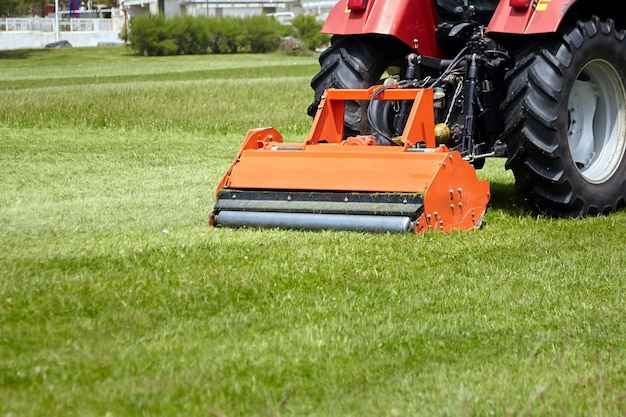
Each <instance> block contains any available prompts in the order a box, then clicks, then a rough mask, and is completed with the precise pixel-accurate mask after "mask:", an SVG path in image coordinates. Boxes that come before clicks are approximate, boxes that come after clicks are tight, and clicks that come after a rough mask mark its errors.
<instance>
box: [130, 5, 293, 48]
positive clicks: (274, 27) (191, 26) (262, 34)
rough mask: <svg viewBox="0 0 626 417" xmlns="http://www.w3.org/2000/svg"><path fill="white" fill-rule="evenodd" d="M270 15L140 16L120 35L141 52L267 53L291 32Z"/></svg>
mask: <svg viewBox="0 0 626 417" xmlns="http://www.w3.org/2000/svg"><path fill="white" fill-rule="evenodd" d="M290 30H291V29H290V28H289V27H288V26H283V25H281V24H280V23H279V22H278V21H277V20H276V19H274V18H273V17H269V16H251V17H248V18H245V19H239V18H234V17H221V18H209V17H205V16H200V17H192V16H184V17H180V16H179V17H174V18H172V19H165V17H164V16H163V15H154V16H140V17H136V18H134V19H132V21H131V24H130V29H129V30H126V31H123V32H122V34H121V35H120V37H121V38H122V39H123V40H124V41H126V42H127V43H129V44H130V48H131V49H132V50H134V51H136V52H137V53H138V54H139V55H150V56H154V55H197V54H206V53H213V54H232V53H237V52H254V53H266V52H273V51H275V50H276V49H277V48H278V45H279V43H280V39H281V37H282V36H284V35H288V34H289V32H290Z"/></svg>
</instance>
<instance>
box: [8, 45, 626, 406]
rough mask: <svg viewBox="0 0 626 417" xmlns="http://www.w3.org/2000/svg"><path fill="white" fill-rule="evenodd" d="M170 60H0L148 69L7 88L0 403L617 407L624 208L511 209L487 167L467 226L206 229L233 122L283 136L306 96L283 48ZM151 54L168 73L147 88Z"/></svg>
mask: <svg viewBox="0 0 626 417" xmlns="http://www.w3.org/2000/svg"><path fill="white" fill-rule="evenodd" d="M99 54H102V56H101V57H100V58H99V57H98V55H99ZM18 57H19V59H18ZM180 58H181V57H171V58H163V59H159V60H154V61H152V60H149V59H146V60H145V61H143V60H142V59H138V58H137V57H130V56H127V55H126V51H125V50H124V48H112V49H109V48H105V49H104V50H103V52H100V51H99V50H98V49H96V48H94V49H73V50H71V51H67V50H56V51H51V52H46V53H41V54H40V53H35V52H32V53H31V52H26V51H24V52H19V53H18V52H15V53H13V54H11V55H10V58H9V59H6V60H5V59H2V60H0V66H2V67H3V68H8V69H9V71H8V72H9V73H13V74H15V73H18V72H20V73H21V74H22V75H23V76H24V77H27V76H32V77H34V79H36V78H37V76H38V74H39V73H40V71H41V68H46V67H50V66H53V67H56V68H57V70H58V69H59V68H61V67H62V66H63V65H64V64H66V65H67V67H68V70H70V69H71V68H72V67H77V66H79V65H85V66H87V67H90V68H95V67H99V68H100V69H99V71H102V73H109V74H118V75H119V76H122V77H123V76H124V75H125V74H126V75H128V76H130V77H133V76H137V75H138V74H139V73H140V72H141V71H145V74H146V78H145V80H144V81H140V80H137V82H128V83H121V84H116V83H113V84H103V85H100V86H98V85H96V86H93V87H89V86H87V85H83V86H76V87H75V88H67V90H66V91H63V88H58V86H55V83H54V79H55V77H56V76H57V75H58V77H59V78H64V77H65V76H66V75H65V74H63V71H58V72H56V73H55V75H54V76H52V77H51V76H45V78H52V80H51V83H50V85H44V84H45V83H43V82H42V84H41V85H39V84H37V85H36V86H34V88H32V89H31V90H22V91H19V90H15V91H4V94H5V95H4V97H5V98H6V99H5V100H4V101H3V102H2V103H1V104H0V121H1V123H0V124H1V125H2V127H1V128H0V232H1V233H2V239H0V326H1V328H2V331H1V332H0V386H1V387H2V388H1V389H0V415H14V416H37V415H47V416H68V415H81V416H103V415H108V416H135V415H150V416H157V415H163V416H172V415H185V416H206V415H219V416H222V415H224V416H228V417H230V416H267V415H281V416H302V415H307V416H362V415H386V416H388V415H399V416H402V415H415V416H449V415H520V416H523V415H538V416H542V415H545V416H553V415H568V416H589V415H598V416H601V415H607V416H608V415H622V414H623V413H624V411H625V410H626V408H625V400H624V394H625V393H626V377H625V375H626V369H625V368H626V342H625V341H626V325H625V324H624V323H626V320H625V319H626V317H625V313H624V309H623V300H622V298H623V296H622V295H623V294H624V293H625V290H626V288H625V287H626V280H625V276H626V274H624V272H623V271H624V269H625V267H626V253H625V252H624V251H623V250H622V242H623V241H624V240H625V239H626V229H625V228H624V225H625V224H626V214H625V213H624V212H620V213H616V214H613V215H611V216H606V217H599V218H589V219H584V220H553V219H548V218H543V217H541V216H539V217H536V216H530V215H529V214H528V213H526V212H525V210H524V209H523V202H522V201H520V200H519V198H518V197H516V196H515V195H514V193H513V181H514V180H513V177H512V174H511V173H510V172H507V171H505V170H504V167H503V161H502V160H490V161H488V163H487V166H486V168H485V169H484V170H482V171H480V172H479V176H480V177H481V178H488V179H489V180H490V181H491V184H492V193H493V197H492V202H491V204H490V208H489V211H488V213H487V216H486V218H485V224H484V226H483V228H482V229H480V230H473V231H468V232H454V233H450V234H445V235H444V234H425V235H420V236H415V235H409V234H407V235H386V234H362V233H344V232H315V233H313V232H297V231H279V230H245V229H244V230H228V229H226V230H224V229H211V228H209V227H208V225H207V216H208V213H209V212H210V210H211V208H212V206H213V204H214V203H215V196H214V192H215V185H216V184H217V182H218V181H219V178H220V177H221V176H222V175H223V173H224V172H225V170H226V169H227V167H228V166H229V164H230V163H231V162H232V158H233V157H234V155H235V153H236V151H237V149H238V148H239V146H240V144H241V141H242V140H243V138H244V135H245V132H246V131H247V130H248V129H249V128H252V127H258V126H263V125H272V126H275V127H277V128H278V129H279V130H280V131H281V132H283V134H284V135H285V136H286V138H296V139H297V140H301V139H302V137H303V136H304V135H305V134H306V132H307V131H308V126H309V125H310V119H309V118H308V116H306V115H305V109H306V106H307V105H308V103H309V102H310V100H311V97H312V92H311V90H310V87H309V85H308V80H306V79H305V77H303V76H301V75H298V76H293V77H292V76H289V75H288V74H290V71H291V69H290V68H288V65H287V64H286V65H285V68H284V70H283V69H281V68H280V67H281V59H283V58H281V57H280V56H268V57H258V56H252V57H250V56H232V57H219V58H216V59H217V60H219V61H220V62H217V63H215V65H231V66H233V67H236V66H237V65H239V64H240V63H242V62H244V61H246V60H247V59H251V62H254V60H255V59H256V60H257V61H259V67H262V66H264V65H266V66H267V65H269V66H274V67H276V68H275V69H274V70H273V72H271V73H269V72H267V73H263V77H265V76H266V75H268V74H269V76H271V77H273V79H270V80H264V79H259V78H262V77H256V79H255V80H254V81H246V79H245V78H241V79H236V80H235V79H229V78H222V76H220V77H218V78H208V79H207V80H202V79H193V77H195V75H194V74H195V73H194V71H200V72H202V71H204V69H198V67H199V66H201V65H203V62H204V61H202V60H204V59H208V60H211V59H213V57H201V58H199V57H193V58H192V57H185V59H180ZM229 59H230V60H232V62H231V64H228V60H229ZM298 59H300V60H303V61H306V60H307V59H308V60H309V61H308V64H306V65H311V66H312V67H315V66H316V59H315V58H314V57H309V58H298ZM136 62H139V63H140V64H138V65H140V66H139V67H138V66H137V64H136ZM155 62H158V63H159V65H161V66H162V67H163V68H166V67H167V68H169V69H168V71H167V72H168V73H172V72H180V74H181V76H180V79H171V80H168V81H165V82H162V83H161V82H151V81H149V77H150V76H151V74H154V71H157V72H158V68H154V67H155V65H154V63H155ZM130 63H132V65H131V64H130ZM57 70H55V71H57ZM187 70H189V72H191V73H192V75H191V76H190V77H191V78H190V79H186V77H185V75H184V74H185V72H186V71H187ZM125 71H126V72H125ZM259 71H262V68H259ZM298 71H299V70H298ZM28 72H32V73H31V74H29V73H28ZM207 73H208V72H207ZM312 75H313V74H311V76H312ZM116 76H117V75H116ZM168 77H169V75H168ZM138 78H141V77H138ZM8 80H10V78H5V81H3V82H5V83H8ZM20 82H21V81H20ZM117 90H120V91H117ZM378 174H379V173H373V175H378ZM259 175H267V173H262V172H261V173H259ZM328 175H332V172H329V173H328ZM385 175H393V170H392V169H390V173H386V174H385Z"/></svg>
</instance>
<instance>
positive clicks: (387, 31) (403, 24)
mask: <svg viewBox="0 0 626 417" xmlns="http://www.w3.org/2000/svg"><path fill="white" fill-rule="evenodd" d="M438 22H439V19H438V17H437V11H436V10H435V6H434V2H433V1H431V0H417V1H416V0H369V1H367V6H366V9H365V10H360V11H357V10H350V9H349V8H348V0H339V2H338V3H337V4H336V5H335V7H333V9H332V10H331V12H330V14H329V15H328V18H327V19H326V23H324V26H323V27H322V32H323V33H326V34H331V35H360V34H380V35H390V36H393V37H396V38H398V39H400V40H401V41H402V42H404V43H405V44H407V45H408V46H409V47H410V48H413V49H414V50H415V51H418V50H419V53H420V54H422V55H427V56H439V55H440V51H439V48H438V46H437V43H436V42H435V26H436V25H437V23H438Z"/></svg>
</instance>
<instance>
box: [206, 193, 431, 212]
mask: <svg viewBox="0 0 626 417" xmlns="http://www.w3.org/2000/svg"><path fill="white" fill-rule="evenodd" d="M422 208H423V199H422V196H421V195H419V194H382V193H378V194H376V193H370V194H367V193H320V192H278V191H240V190H232V191H231V190H228V191H221V192H220V193H219V198H218V200H217V203H216V204H215V209H214V211H215V212H220V211H224V210H228V211H258V212H261V211H264V212H284V213H315V214H321V213H324V214H355V215H356V214H358V215H383V216H407V217H411V218H412V219H416V218H417V217H418V216H419V215H420V214H421V213H422V211H423V210H422Z"/></svg>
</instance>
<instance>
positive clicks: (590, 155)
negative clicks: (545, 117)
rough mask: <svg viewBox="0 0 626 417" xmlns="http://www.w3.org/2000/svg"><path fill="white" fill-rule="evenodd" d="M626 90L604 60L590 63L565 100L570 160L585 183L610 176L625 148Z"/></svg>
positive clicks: (612, 68) (596, 181) (617, 165)
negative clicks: (566, 104) (566, 102)
mask: <svg viewBox="0 0 626 417" xmlns="http://www.w3.org/2000/svg"><path fill="white" fill-rule="evenodd" d="M625 106H626V91H625V89H624V85H623V83H622V81H621V79H620V76H619V74H618V73H617V71H616V69H615V68H614V67H613V66H612V65H611V64H609V63H608V62H606V61H604V60H594V61H591V62H589V63H588V64H587V65H586V66H585V67H584V68H583V70H582V71H581V72H580V74H579V75H578V77H577V79H576V81H575V82H574V85H573V87H572V90H571V92H570V96H569V100H568V120H569V126H568V140H569V149H570V153H571V155H572V159H573V160H574V162H575V163H576V166H577V167H578V170H579V171H580V174H581V175H582V176H583V178H585V180H587V181H588V182H591V183H594V184H600V183H603V182H605V181H607V180H608V179H609V178H611V177H612V176H613V174H614V173H615V171H616V170H617V168H618V167H619V165H620V162H621V160H622V158H623V155H624V150H625V149H626V138H625V135H626V110H625Z"/></svg>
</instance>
